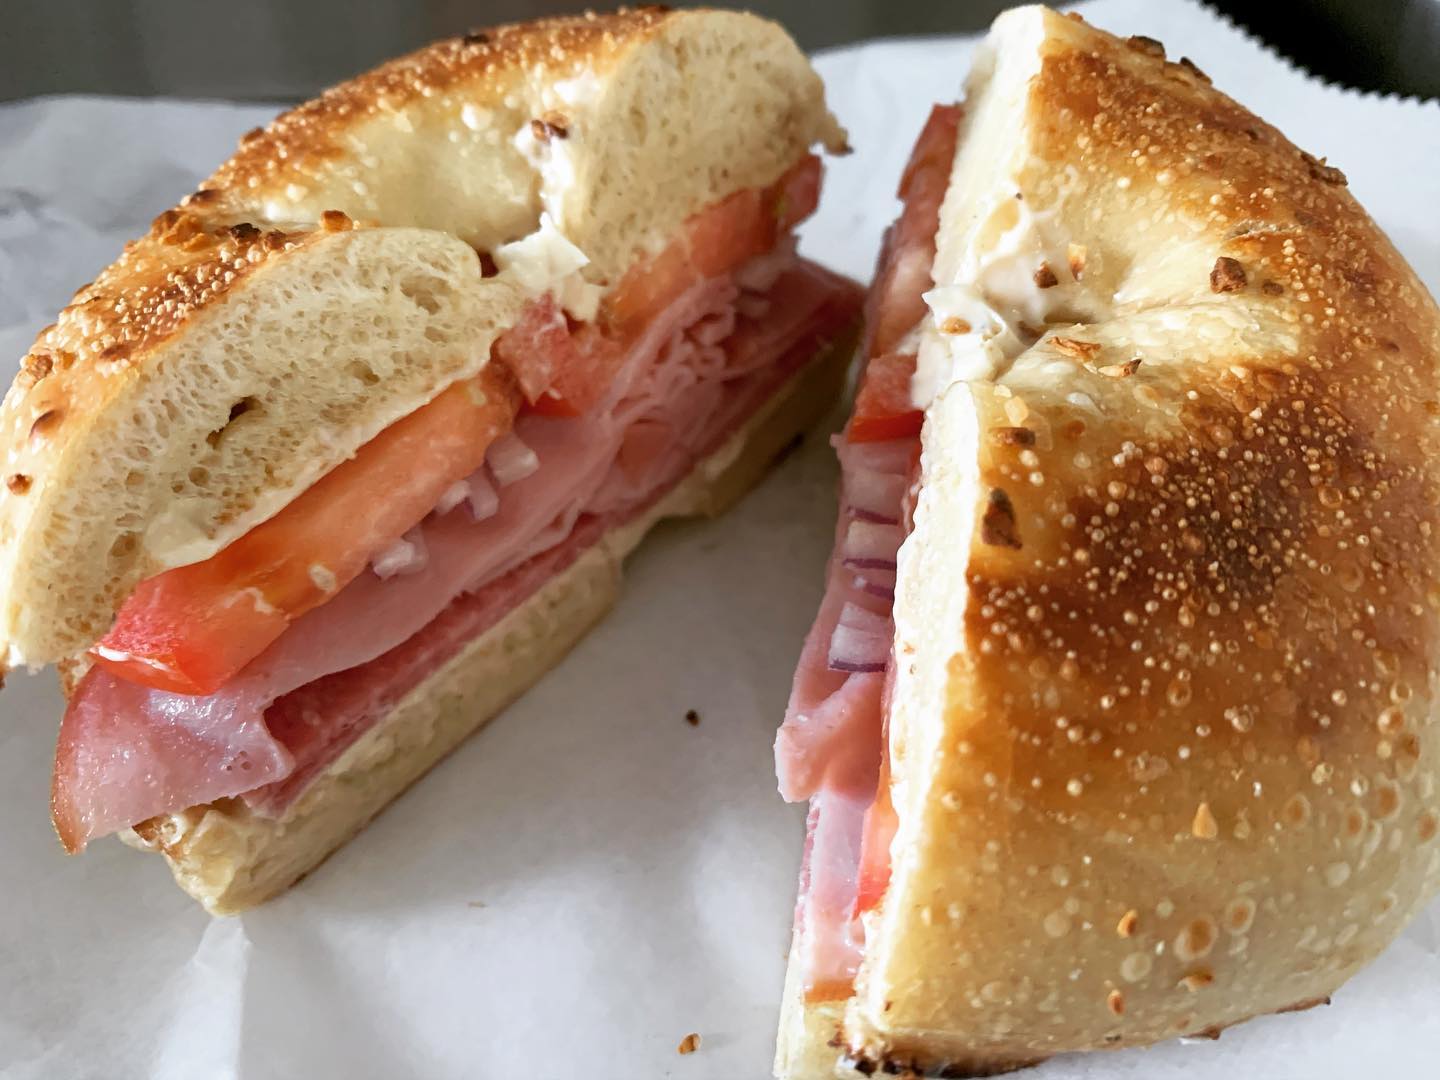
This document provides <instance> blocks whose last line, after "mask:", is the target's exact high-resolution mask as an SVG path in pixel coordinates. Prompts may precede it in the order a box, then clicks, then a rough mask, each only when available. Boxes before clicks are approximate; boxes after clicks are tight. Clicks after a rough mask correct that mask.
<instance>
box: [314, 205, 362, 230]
mask: <svg viewBox="0 0 1440 1080" xmlns="http://www.w3.org/2000/svg"><path fill="white" fill-rule="evenodd" d="M354 225H355V223H354V222H353V221H351V220H350V215H349V214H346V213H345V212H344V211H342V210H326V211H325V212H324V213H322V214H321V215H320V227H321V228H322V229H324V230H325V231H326V232H344V231H345V230H347V229H350V228H353V227H354Z"/></svg>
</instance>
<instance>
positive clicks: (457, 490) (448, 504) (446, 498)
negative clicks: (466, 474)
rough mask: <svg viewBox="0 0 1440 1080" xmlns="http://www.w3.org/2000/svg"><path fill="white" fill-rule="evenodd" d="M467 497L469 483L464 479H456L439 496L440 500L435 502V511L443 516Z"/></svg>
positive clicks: (468, 495)
mask: <svg viewBox="0 0 1440 1080" xmlns="http://www.w3.org/2000/svg"><path fill="white" fill-rule="evenodd" d="M469 497H470V485H469V484H468V483H466V482H465V481H464V480H457V481H455V483H453V484H451V485H450V486H449V487H448V488H446V489H445V494H443V495H441V496H440V501H439V502H438V503H436V504H435V513H436V514H439V515H440V516H441V517H444V516H445V515H446V514H448V513H450V511H451V510H454V509H455V508H456V507H457V506H459V505H460V504H461V503H462V502H464V501H465V500H466V499H467V498H469Z"/></svg>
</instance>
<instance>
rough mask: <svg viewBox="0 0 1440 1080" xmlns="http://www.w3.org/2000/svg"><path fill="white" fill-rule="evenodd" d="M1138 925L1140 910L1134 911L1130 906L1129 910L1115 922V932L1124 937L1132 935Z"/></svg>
mask: <svg viewBox="0 0 1440 1080" xmlns="http://www.w3.org/2000/svg"><path fill="white" fill-rule="evenodd" d="M1139 925H1140V912H1138V911H1136V910H1135V909H1134V908H1131V909H1130V910H1129V911H1127V912H1125V914H1124V915H1121V916H1120V921H1119V922H1118V923H1116V924H1115V933H1117V934H1119V935H1120V936H1121V937H1124V938H1128V937H1132V936H1133V935H1134V933H1135V930H1136V928H1137V927H1138V926H1139Z"/></svg>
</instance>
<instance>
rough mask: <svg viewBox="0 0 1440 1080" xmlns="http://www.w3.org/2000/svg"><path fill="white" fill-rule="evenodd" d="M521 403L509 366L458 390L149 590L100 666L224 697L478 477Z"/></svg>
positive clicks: (120, 623)
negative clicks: (300, 624)
mask: <svg viewBox="0 0 1440 1080" xmlns="http://www.w3.org/2000/svg"><path fill="white" fill-rule="evenodd" d="M519 405H520V391H519V388H518V385H517V383H516V379H515V377H514V376H513V375H512V374H511V373H510V371H509V370H508V369H507V368H506V367H505V366H504V365H503V364H491V365H490V366H489V367H487V368H485V370H484V371H483V372H481V374H480V375H478V376H476V377H475V378H474V379H470V380H466V381H465V382H462V383H457V384H455V385H453V386H451V387H450V388H449V389H448V390H445V391H444V392H443V393H441V394H440V395H439V396H438V397H436V398H435V399H434V400H433V401H431V402H430V403H429V404H428V405H426V406H424V407H423V408H421V409H419V410H417V411H416V412H413V413H411V414H410V415H409V416H407V417H404V418H403V419H401V420H397V421H396V422H395V423H394V424H391V425H390V426H389V427H388V428H386V429H385V430H384V431H382V432H380V434H378V435H376V436H375V437H374V438H373V439H371V440H370V441H369V442H368V443H366V444H365V445H364V446H362V447H361V448H360V450H359V452H358V453H357V454H356V455H355V456H354V457H353V458H351V459H350V460H349V461H346V462H344V463H343V464H341V465H338V466H336V467H335V468H334V469H332V470H331V471H330V472H329V473H327V474H326V475H325V476H323V477H321V478H320V479H319V480H318V481H317V482H316V483H315V484H314V485H313V486H312V487H310V488H309V489H308V490H306V491H305V492H304V493H303V494H302V495H300V496H299V497H298V498H297V499H295V501H294V502H292V503H290V505H289V506H287V507H285V509H283V510H281V511H280V513H278V514H276V515H275V516H274V517H273V518H271V519H270V520H268V521H266V522H263V523H262V524H260V525H257V526H256V527H255V528H254V529H251V530H250V531H249V532H248V533H246V534H245V535H244V536H242V537H240V539H238V540H236V541H235V542H234V543H232V544H230V545H229V546H228V547H226V548H225V549H224V550H223V551H221V552H220V553H219V554H217V555H215V556H214V557H213V558H210V559H207V560H206V561H204V562H201V563H194V564H192V565H190V566H181V567H177V568H176V569H174V570H168V571H166V572H165V573H163V574H159V575H157V576H155V577H153V578H149V579H147V580H146V581H143V582H141V583H140V585H139V587H138V588H136V590H135V592H134V593H133V594H131V596H130V598H129V599H128V600H127V601H126V602H125V604H124V606H123V607H121V609H120V613H119V615H118V616H117V617H116V621H115V625H114V626H113V627H112V628H111V630H110V632H109V633H108V634H106V635H105V637H103V638H102V639H101V640H100V642H99V643H98V644H97V645H96V646H95V648H94V649H93V650H92V655H93V657H94V659H95V661H96V663H99V664H103V665H105V666H107V667H109V668H111V669H112V670H114V671H115V672H116V673H117V674H118V675H120V676H121V677H122V678H125V679H128V680H130V681H132V682H138V683H143V684H144V685H146V686H152V687H155V688H156V689H159V690H168V691H171V692H173V693H180V694H212V693H214V692H215V691H216V690H218V689H219V688H220V687H221V686H222V685H223V684H224V683H225V682H226V681H227V680H229V679H230V678H231V676H233V675H235V674H236V673H237V672H238V671H239V670H240V669H241V668H243V667H244V666H245V665H246V664H248V663H249V662H250V661H251V660H253V659H254V658H255V657H256V656H258V655H260V653H261V652H263V651H264V650H265V649H266V648H267V647H268V646H269V645H270V643H271V642H273V641H274V640H275V639H276V638H277V637H279V636H280V634H281V633H282V632H283V631H284V629H285V628H286V626H288V625H289V624H290V622H291V621H293V620H294V619H296V618H298V617H299V616H301V615H303V614H304V613H305V612H307V611H309V610H310V609H311V608H313V607H316V606H317V605H319V604H322V603H324V602H325V601H326V600H328V599H329V598H330V597H331V596H333V595H334V594H335V593H336V591H338V590H339V589H340V588H341V587H343V586H344V585H345V584H346V583H348V582H349V581H351V580H353V579H354V578H355V577H356V576H357V575H358V574H359V573H360V572H361V571H363V570H364V569H365V566H366V565H367V564H368V563H369V561H370V559H371V558H372V557H374V555H375V553H376V552H377V551H380V550H383V549H384V548H385V546H386V545H388V544H390V543H393V542H394V541H395V540H396V539H397V538H399V537H400V536H402V535H403V534H404V533H405V532H406V530H408V529H410V528H411V527H413V526H414V525H415V524H416V523H417V522H419V521H420V520H421V519H422V518H424V517H425V515H426V514H428V513H429V512H430V511H431V510H432V509H433V508H434V506H435V504H436V502H438V501H439V499H440V496H441V495H442V494H443V493H444V492H445V489H446V488H448V487H450V486H451V485H452V484H454V483H455V482H456V481H458V480H461V479H463V478H464V477H466V476H468V475H469V474H470V473H472V472H474V471H475V470H476V469H478V468H479V467H480V465H481V464H482V463H483V462H484V460H485V451H486V450H487V449H488V448H489V446H490V444H491V443H492V442H493V441H494V440H495V439H496V438H497V437H498V436H500V435H502V434H503V433H504V432H506V431H508V430H509V429H510V426H511V423H512V422H513V420H514V417H515V413H516V410H517V409H518V408H519Z"/></svg>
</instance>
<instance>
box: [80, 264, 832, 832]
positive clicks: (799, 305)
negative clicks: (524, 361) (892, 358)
mask: <svg viewBox="0 0 1440 1080" xmlns="http://www.w3.org/2000/svg"><path fill="white" fill-rule="evenodd" d="M767 295H769V296H771V297H773V298H775V301H776V302H775V311H776V312H783V315H781V314H772V315H771V316H767V317H766V318H765V319H763V320H761V321H756V320H752V319H749V318H746V317H744V316H739V315H737V313H736V305H737V301H738V299H739V298H740V296H741V293H740V291H739V290H738V289H737V287H736V286H735V285H734V284H732V282H731V281H730V280H729V279H718V280H712V281H706V282H702V283H700V284H698V285H696V286H695V287H693V288H692V289H690V290H689V291H687V292H686V293H685V294H684V295H682V296H681V297H680V298H679V299H678V300H676V301H675V302H674V303H673V304H672V305H671V306H670V307H669V308H667V309H666V311H665V312H663V313H662V314H661V316H659V317H658V318H656V319H655V320H654V321H653V322H652V324H651V325H650V326H649V327H648V328H647V329H646V331H645V332H644V333H643V334H642V335H641V336H640V337H639V339H638V340H637V341H636V342H635V343H634V345H633V347H632V348H631V350H630V352H629V354H628V355H627V356H626V357H624V359H623V360H622V361H621V362H620V363H619V365H618V373H617V376H616V379H615V380H614V382H613V383H612V385H611V387H610V389H609V393H608V397H607V399H606V400H604V401H602V402H601V403H600V404H599V405H598V406H597V407H596V408H595V409H593V410H591V411H590V412H587V413H586V414H584V415H583V416H580V417H574V418H556V417H550V416H545V415H541V414H539V413H529V414H526V415H524V416H522V417H521V418H520V419H519V420H518V421H517V422H516V425H515V430H514V434H515V437H516V439H517V440H518V442H519V443H520V444H521V445H523V446H524V447H525V448H526V449H527V450H528V451H529V452H532V453H533V454H534V455H535V457H536V459H537V460H538V466H536V467H534V468H533V469H527V470H517V472H516V474H515V478H514V479H513V481H512V482H511V483H509V484H508V485H506V486H503V487H499V488H498V492H497V495H498V501H497V503H496V505H495V507H494V512H493V513H490V514H489V515H488V516H485V517H484V518H483V519H482V520H476V516H475V515H473V514H470V513H467V512H465V509H464V508H463V507H462V506H460V505H459V504H457V503H456V502H455V500H454V499H453V498H452V497H451V494H452V493H450V492H447V493H446V497H445V498H444V499H443V500H442V505H445V506H446V507H447V508H448V510H449V512H447V513H438V512H437V513H435V514H432V515H431V516H430V517H429V518H427V519H426V521H425V522H423V523H422V524H421V526H419V528H418V529H417V530H416V533H415V535H414V536H413V537H411V538H409V539H410V540H411V542H413V543H414V544H415V546H416V547H418V548H423V550H424V551H425V553H426V557H425V559H424V560H423V564H422V563H419V562H418V561H416V562H408V563H407V564H406V569H407V570H408V571H409V572H407V573H404V574H396V575H395V576H392V577H389V578H385V579H382V578H381V577H380V576H377V575H376V574H373V573H367V574H362V575H361V576H360V577H358V578H356V579H355V580H354V581H353V582H351V583H350V584H349V585H348V586H346V587H345V588H344V589H343V590H341V591H340V592H339V593H338V594H337V595H336V596H335V597H334V598H333V599H332V600H331V601H330V602H328V603H326V604H324V605H322V606H320V607H318V608H315V609H314V610H312V611H310V612H309V613H307V614H306V615H304V616H303V617H301V618H300V619H299V620H297V621H296V622H295V623H294V624H293V625H292V626H291V627H290V628H289V629H288V630H287V631H286V632H285V633H284V634H283V635H282V636H281V637H280V638H279V639H278V640H277V641H276V642H275V643H274V644H273V645H272V646H270V648H269V649H267V650H266V651H265V652H264V653H263V654H261V655H260V656H259V657H258V658H257V659H256V660H254V661H253V662H251V663H250V664H249V665H248V666H247V667H246V668H245V669H244V670H243V671H241V672H240V674H239V675H238V676H236V677H235V678H233V679H231V680H230V682H229V683H227V684H226V685H225V686H223V687H222V688H221V690H219V691H218V692H217V693H215V694H212V695H209V696H208V697H187V696H182V695H177V694H170V693H166V692H164V691H159V690H152V689H147V688H144V687H141V686H138V685H136V684H133V683H129V682H126V681H124V680H121V679H119V678H116V677H115V676H114V675H113V674H111V673H109V672H108V671H106V670H105V669H103V668H99V667H97V668H95V669H92V670H91V672H90V673H89V674H88V675H87V676H86V677H85V679H84V680H82V682H81V685H80V686H79V687H78V689H77V692H76V694H75V696H74V697H73V698H72V700H71V703H70V708H69V710H68V711H67V713H66V716H65V720H64V722H63V723H62V726H61V734H60V743H59V749H58V751H57V757H56V774H55V784H54V795H53V804H54V811H55V821H56V826H57V829H58V830H59V831H60V834H61V839H62V840H63V841H64V842H65V844H66V846H67V847H68V848H70V849H71V850H77V849H79V848H81V847H83V846H84V845H85V843H86V842H87V841H88V840H89V839H91V838H93V837H95V836H98V835H102V834H104V833H106V832H112V831H114V830H116V829H119V828H123V827H125V826H128V825H131V824H134V823H135V822H138V821H141V820H144V819H146V818H149V817H153V816H155V815H157V814H162V813H168V812H173V811H177V810H181V809H184V808H186V807H189V806H194V805H197V804H202V803H206V802H210V801H212V800H214V799H216V798H220V797H223V796H232V795H240V794H245V795H246V796H247V801H249V802H250V803H251V805H252V806H253V807H254V808H255V809H256V810H257V811H259V812H262V813H270V814H278V813H282V812H283V811H284V808H285V807H286V806H288V805H289V803H290V802H291V801H293V799H294V798H295V797H297V796H298V795H299V793H300V792H301V791H303V790H304V787H305V785H306V784H307V783H308V782H309V781H310V780H311V779H313V777H314V776H315V775H316V774H317V773H318V772H319V771H320V770H321V769H323V767H324V766H325V765H326V764H328V763H329V762H330V761H332V760H334V758H335V757H336V756H338V754H339V753H340V752H342V751H343V749H344V747H345V746H348V745H350V743H352V742H353V741H354V739H356V738H358V737H359V736H360V735H361V734H363V732H364V731H365V730H367V729H368V727H369V726H370V725H372V724H373V723H375V722H376V721H377V720H378V719H379V718H380V717H381V716H383V714H384V712H385V710H386V709H388V707H389V706H390V705H391V704H393V703H394V701H395V700H397V699H398V697H400V696H403V694H404V692H405V691H406V689H407V688H408V687H411V686H413V685H415V684H416V683H418V682H419V681H421V680H422V679H423V678H424V677H426V676H427V675H428V674H429V673H430V672H431V671H433V670H434V669H435V668H436V667H438V666H439V665H440V664H442V663H443V662H444V661H445V659H447V658H448V657H449V656H451V655H453V654H454V653H455V652H456V651H458V649H459V648H460V647H461V646H463V644H464V642H465V641H466V640H469V639H470V638H473V637H474V636H475V635H476V634H478V633H481V632H483V631H484V629H485V628H486V627H487V626H489V625H493V623H494V622H495V621H496V620H497V619H498V618H499V617H501V616H502V615H503V614H504V613H505V612H506V611H509V610H511V609H512V608H513V607H514V606H515V605H516V604H518V603H520V602H521V601H522V600H523V599H524V598H525V597H526V596H528V595H529V594H530V592H533V591H534V589H535V588H538V587H539V585H540V584H542V583H543V582H544V581H545V580H547V579H548V577H549V576H551V575H553V574H554V573H557V572H559V570H560V569H562V568H563V565H565V564H566V562H567V561H568V560H569V559H573V558H574V557H576V556H577V555H578V553H579V551H580V550H583V548H584V546H587V545H588V544H589V543H592V542H593V541H594V538H595V536H598V535H599V533H600V531H603V529H604V528H608V527H610V526H613V525H614V524H616V523H618V522H620V521H623V520H625V519H626V518H627V517H629V516H633V515H634V514H636V513H638V512H640V511H641V510H643V509H644V507H645V506H647V505H649V504H650V503H652V502H654V501H655V500H656V499H657V498H659V497H660V495H661V494H663V492H664V491H665V490H666V489H668V487H670V486H672V485H673V484H674V483H675V482H677V481H678V480H679V479H680V478H681V477H683V476H684V475H685V474H686V473H688V472H689V471H690V469H691V468H692V467H693V465H694V462H695V461H696V460H697V458H698V457H699V456H701V455H702V454H704V453H706V452H708V451H709V450H710V449H713V448H714V447H716V446H718V445H719V443H720V442H722V441H723V439H724V438H725V437H726V436H727V435H728V434H729V433H730V432H731V431H733V430H734V429H735V428H736V427H737V426H738V425H739V424H740V423H741V422H742V421H743V420H744V418H745V417H746V416H747V415H749V414H750V413H751V412H753V411H754V410H755V408H757V407H758V406H759V404H761V403H762V402H763V401H764V400H765V399H766V398H767V397H768V396H769V395H770V394H772V393H773V392H774V390H775V389H776V388H777V387H778V385H779V384H780V382H781V381H783V379H784V378H786V377H788V375H789V374H790V373H791V372H792V371H793V370H794V369H795V368H796V367H797V366H798V365H799V364H801V363H803V362H804V360H805V359H806V358H808V356H809V355H811V354H812V353H813V350H814V347H815V345H816V344H817V343H818V341H819V340H820V339H822V338H825V337H829V336H833V334H834V333H836V332H837V331H838V330H839V329H841V328H842V327H843V325H844V324H845V323H847V322H849V320H850V319H851V318H852V317H853V314H854V309H855V291H854V287H853V286H852V285H851V284H850V283H849V282H847V281H845V280H844V279H841V278H838V277H836V276H835V275H832V274H829V273H828V272H826V271H823V270H821V269H819V268H818V267H815V266H813V265H812V264H808V263H804V262H793V263H792V264H791V267H790V269H789V270H788V271H785V272H784V273H781V274H779V275H778V277H777V278H776V279H775V280H774V283H773V285H772V287H771V290H770V293H769V294H767ZM722 330H723V331H724V332H725V334H724V336H723V337H722V336H721V331H722ZM484 472H485V470H482V473H481V474H477V475H476V477H475V478H473V479H474V484H473V485H472V487H477V488H478V489H479V490H494V489H493V488H485V487H479V485H481V484H483V483H484V476H483V475H482V474H483V473H484ZM520 472H524V473H525V474H524V475H519V473H520ZM437 509H438V508H437ZM457 598H458V599H457Z"/></svg>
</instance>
